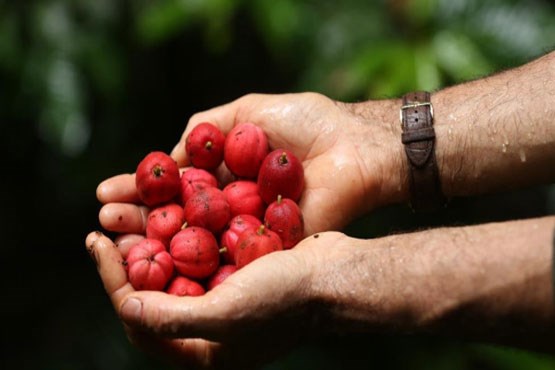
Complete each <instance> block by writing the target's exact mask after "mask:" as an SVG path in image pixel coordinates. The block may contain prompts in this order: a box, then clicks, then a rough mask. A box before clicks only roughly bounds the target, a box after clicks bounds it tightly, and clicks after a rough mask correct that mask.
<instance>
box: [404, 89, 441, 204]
mask: <svg viewBox="0 0 555 370" xmlns="http://www.w3.org/2000/svg"><path fill="white" fill-rule="evenodd" d="M401 125H402V127H403V134H402V137H401V141H402V142H403V144H404V145H405V152H406V154H407V159H408V168H409V183H410V191H411V200H410V204H411V207H412V208H413V209H414V210H415V211H433V210H436V209H438V208H441V207H442V206H443V205H444V204H445V197H444V196H443V193H442V191H441V183H440V180H439V171H438V167H437V163H436V156H435V131H434V126H433V107H432V103H431V101H430V93H428V92H425V91H417V92H412V93H410V94H406V95H405V96H403V106H402V107H401Z"/></svg>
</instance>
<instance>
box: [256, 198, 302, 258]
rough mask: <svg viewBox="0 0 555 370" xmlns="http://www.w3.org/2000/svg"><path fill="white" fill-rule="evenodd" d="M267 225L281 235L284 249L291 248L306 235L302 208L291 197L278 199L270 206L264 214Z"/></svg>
mask: <svg viewBox="0 0 555 370" xmlns="http://www.w3.org/2000/svg"><path fill="white" fill-rule="evenodd" d="M264 223H265V225H266V227H267V228H268V229H270V230H272V231H274V232H275V233H276V234H278V235H279V237H280V239H281V241H282V242H283V249H291V248H293V247H294V246H295V245H296V244H297V243H298V242H300V241H301V240H302V239H303V237H304V220H303V214H302V212H301V209H300V208H299V206H298V205H297V203H295V202H293V201H292V200H291V199H287V198H285V199H283V198H282V197H281V196H278V199H277V200H276V201H275V202H273V203H272V204H270V205H269V206H268V209H266V214H265V216H264Z"/></svg>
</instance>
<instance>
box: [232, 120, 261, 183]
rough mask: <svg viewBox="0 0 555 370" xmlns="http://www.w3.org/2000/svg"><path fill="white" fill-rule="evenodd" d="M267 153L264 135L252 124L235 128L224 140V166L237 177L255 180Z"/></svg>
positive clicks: (244, 124)
mask: <svg viewBox="0 0 555 370" xmlns="http://www.w3.org/2000/svg"><path fill="white" fill-rule="evenodd" d="M268 152H269V149H268V138H267V137H266V134H265V133H264V131H262V129H261V128H260V127H258V126H255V125H253V124H252V123H243V124H240V125H237V126H235V127H234V128H233V129H232V130H231V131H230V132H229V134H228V135H227V137H226V139H225V146H224V160H225V164H226V166H227V168H229V170H230V171H231V172H232V173H233V174H235V175H237V176H239V177H246V178H252V179H255V178H256V176H257V175H258V170H259V169H260V165H261V164H262V161H263V160H264V158H265V157H266V155H267V154H268Z"/></svg>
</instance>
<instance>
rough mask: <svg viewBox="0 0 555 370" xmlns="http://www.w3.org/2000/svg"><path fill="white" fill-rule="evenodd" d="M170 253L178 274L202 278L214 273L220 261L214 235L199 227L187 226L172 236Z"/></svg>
mask: <svg viewBox="0 0 555 370" xmlns="http://www.w3.org/2000/svg"><path fill="white" fill-rule="evenodd" d="M170 254H171V256H172V258H173V262H174V264H175V268H176V269H177V271H179V273H180V274H182V275H185V276H186V277H190V278H193V279H204V278H206V277H208V276H210V275H212V274H213V273H214V271H216V269H217V268H218V265H219V262H220V251H219V249H218V243H217V242H216V238H214V235H212V233H211V232H210V231H208V230H206V229H203V228H201V227H195V226H193V227H187V228H185V229H183V230H181V231H180V232H178V233H177V234H175V236H174V237H173V239H172V240H171V242H170Z"/></svg>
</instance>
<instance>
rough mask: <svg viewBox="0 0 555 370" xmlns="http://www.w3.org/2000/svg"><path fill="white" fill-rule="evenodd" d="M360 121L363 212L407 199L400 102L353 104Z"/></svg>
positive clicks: (371, 101)
mask: <svg viewBox="0 0 555 370" xmlns="http://www.w3.org/2000/svg"><path fill="white" fill-rule="evenodd" d="M353 106H356V107H357V109H356V113H358V115H359V117H358V118H359V119H360V120H362V122H364V123H365V124H363V125H359V126H358V127H359V129H360V132H359V138H360V140H361V141H362V143H361V148H362V149H361V158H362V160H363V161H364V165H363V178H364V180H363V181H364V184H365V190H366V191H365V202H364V204H366V205H368V207H367V209H366V210H365V211H366V212H368V211H371V210H372V209H374V208H376V207H380V206H384V205H389V204H394V203H401V202H406V201H408V199H409V184H408V174H407V162H406V158H405V157H406V155H405V152H404V148H403V145H402V143H401V133H402V128H401V125H400V122H399V108H400V106H401V100H400V99H388V100H369V101H366V102H363V103H357V104H353Z"/></svg>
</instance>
